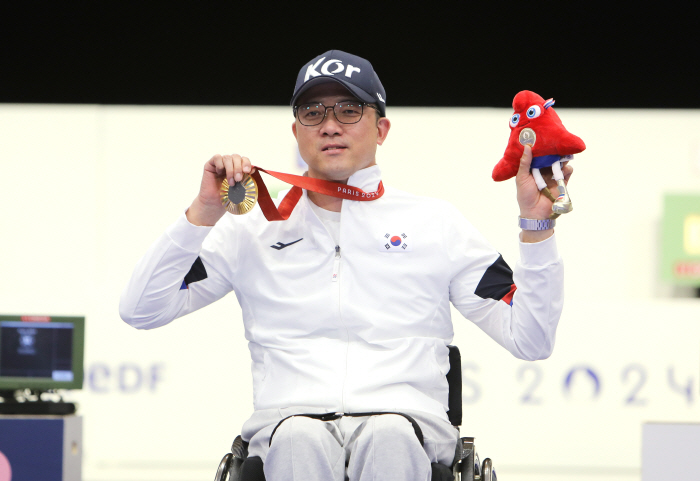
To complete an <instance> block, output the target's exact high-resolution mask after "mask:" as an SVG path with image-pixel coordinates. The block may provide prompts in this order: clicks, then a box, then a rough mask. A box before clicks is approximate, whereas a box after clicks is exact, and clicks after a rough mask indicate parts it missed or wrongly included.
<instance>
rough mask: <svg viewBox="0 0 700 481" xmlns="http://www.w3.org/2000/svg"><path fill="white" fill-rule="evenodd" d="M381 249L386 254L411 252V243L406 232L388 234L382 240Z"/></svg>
mask: <svg viewBox="0 0 700 481" xmlns="http://www.w3.org/2000/svg"><path fill="white" fill-rule="evenodd" d="M379 249H380V250H382V251H384V252H409V251H410V250H411V241H410V239H409V237H408V235H407V234H406V233H405V232H401V233H398V232H397V233H392V232H387V233H385V234H384V235H383V236H382V237H381V239H380V244H379Z"/></svg>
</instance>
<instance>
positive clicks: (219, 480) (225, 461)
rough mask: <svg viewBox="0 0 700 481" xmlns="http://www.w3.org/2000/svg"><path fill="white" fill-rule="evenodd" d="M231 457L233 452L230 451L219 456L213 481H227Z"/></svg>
mask: <svg viewBox="0 0 700 481" xmlns="http://www.w3.org/2000/svg"><path fill="white" fill-rule="evenodd" d="M231 458H233V454H231V453H227V454H226V455H224V457H223V458H221V462H220V463H219V468H218V469H217V470H216V476H214V481H228V477H229V475H228V474H229V470H230V467H231Z"/></svg>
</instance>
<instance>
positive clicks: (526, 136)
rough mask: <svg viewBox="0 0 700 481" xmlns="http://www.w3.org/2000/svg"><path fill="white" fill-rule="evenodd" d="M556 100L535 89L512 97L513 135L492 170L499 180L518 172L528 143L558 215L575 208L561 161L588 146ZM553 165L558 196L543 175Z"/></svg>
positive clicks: (540, 180) (539, 179)
mask: <svg viewBox="0 0 700 481" xmlns="http://www.w3.org/2000/svg"><path fill="white" fill-rule="evenodd" d="M553 105H554V99H549V100H547V101H545V100H544V99H543V98H542V97H540V96H539V95H537V94H536V93H535V92H530V91H529V90H523V91H522V92H518V94H517V95H516V96H515V98H514V99H513V110H514V112H513V115H512V117H511V118H510V130H511V132H510V138H509V139H508V146H507V147H506V151H505V153H504V154H503V158H502V159H501V160H500V162H498V164H496V167H494V169H493V174H492V177H493V180H495V181H497V182H500V181H503V180H507V179H510V178H511V177H514V176H515V174H517V173H518V167H519V165H520V157H522V155H523V149H524V146H525V145H526V144H529V145H530V146H531V147H532V166H531V169H532V175H533V177H534V178H535V182H537V187H539V189H540V190H543V191H544V193H545V195H547V197H549V198H550V199H551V200H552V202H553V203H554V204H553V205H552V212H553V213H554V214H555V215H558V214H565V213H567V212H571V210H572V209H573V207H572V205H571V199H570V198H569V193H568V191H567V190H566V184H565V183H564V175H563V174H562V172H561V162H562V161H568V160H571V159H573V154H578V153H579V152H583V151H584V150H585V149H586V144H584V143H583V140H581V139H580V138H579V137H576V136H575V135H574V134H572V133H570V132H569V131H567V130H566V128H565V127H564V124H562V123H561V119H559V116H558V115H557V113H556V112H555V111H554V109H553V108H552V106H553ZM544 167H551V168H552V173H553V176H554V180H556V181H557V186H558V190H559V195H558V196H557V198H556V199H555V198H554V196H552V194H551V193H550V192H549V189H548V188H547V183H546V182H545V181H544V179H543V178H542V174H541V173H540V169H542V168H544Z"/></svg>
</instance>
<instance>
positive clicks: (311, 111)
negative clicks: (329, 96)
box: [294, 101, 378, 127]
mask: <svg viewBox="0 0 700 481" xmlns="http://www.w3.org/2000/svg"><path fill="white" fill-rule="evenodd" d="M364 107H370V108H372V109H375V110H378V109H377V108H376V107H375V106H374V105H372V104H368V103H365V102H353V101H345V102H338V103H337V104H335V105H334V106H332V107H326V106H325V105H323V104H322V103H315V104H301V105H297V106H296V107H294V115H295V116H296V117H297V118H298V119H299V122H301V125H306V126H307V127H312V126H314V125H319V124H320V123H321V122H323V119H325V118H326V112H328V109H333V115H335V118H336V119H337V120H338V122H340V123H341V124H356V123H358V122H359V121H360V120H361V119H362V114H363V112H364Z"/></svg>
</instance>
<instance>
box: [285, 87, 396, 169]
mask: <svg viewBox="0 0 700 481" xmlns="http://www.w3.org/2000/svg"><path fill="white" fill-rule="evenodd" d="M346 100H356V99H355V97H354V96H353V95H352V94H351V93H350V92H349V91H348V90H347V89H346V88H345V87H343V86H342V85H340V84H339V83H337V82H328V83H323V84H320V85H317V86H315V87H312V88H310V89H309V90H308V91H307V92H304V94H303V95H302V96H301V97H300V98H299V100H298V102H297V105H301V104H305V103H312V102H319V103H322V104H323V105H325V106H327V107H332V106H333V105H335V104H336V103H337V102H342V101H346ZM390 126H391V124H390V123H389V120H388V119H387V118H385V117H383V118H381V119H379V121H377V114H376V112H375V110H374V109H372V108H371V107H367V106H365V108H364V114H363V115H362V119H360V121H359V122H358V123H356V124H341V123H340V122H338V120H337V119H336V118H335V115H333V112H332V111H331V109H329V110H328V111H327V113H326V118H325V119H323V122H322V123H321V124H319V125H314V126H311V127H308V126H306V125H302V124H301V123H300V122H299V120H298V119H295V120H294V124H293V125H292V131H293V132H294V136H295V137H296V139H297V143H298V144H299V152H300V153H301V157H302V159H304V161H306V163H307V164H308V166H309V177H314V178H317V179H325V180H333V181H336V182H344V181H346V180H347V179H348V177H350V176H351V175H352V174H354V173H355V172H357V171H358V170H361V169H364V168H366V167H369V166H370V165H374V164H375V163H376V162H375V155H376V153H377V145H381V144H382V143H383V142H384V139H386V136H387V134H388V133H389V127H390Z"/></svg>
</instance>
